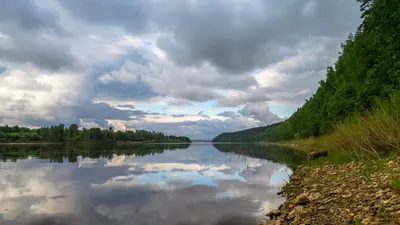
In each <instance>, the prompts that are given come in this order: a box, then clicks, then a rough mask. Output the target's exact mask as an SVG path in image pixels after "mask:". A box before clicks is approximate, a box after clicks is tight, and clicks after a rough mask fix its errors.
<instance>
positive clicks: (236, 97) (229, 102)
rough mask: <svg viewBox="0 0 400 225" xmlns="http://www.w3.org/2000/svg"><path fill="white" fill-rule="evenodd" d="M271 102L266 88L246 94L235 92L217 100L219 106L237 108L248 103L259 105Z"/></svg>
mask: <svg viewBox="0 0 400 225" xmlns="http://www.w3.org/2000/svg"><path fill="white" fill-rule="evenodd" d="M268 100H270V98H269V97H268V94H267V92H266V89H265V88H254V89H253V88H252V89H249V90H247V91H246V92H244V91H240V92H235V93H233V94H231V95H225V96H221V97H219V98H218V99H217V106H222V107H235V106H240V105H243V104H246V103H258V102H265V101H268Z"/></svg>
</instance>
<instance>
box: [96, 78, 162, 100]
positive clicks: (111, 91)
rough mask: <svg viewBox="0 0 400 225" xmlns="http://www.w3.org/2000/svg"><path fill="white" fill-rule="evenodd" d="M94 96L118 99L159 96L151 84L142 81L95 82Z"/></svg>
mask: <svg viewBox="0 0 400 225" xmlns="http://www.w3.org/2000/svg"><path fill="white" fill-rule="evenodd" d="M94 93H95V95H96V98H99V99H103V100H104V99H107V100H109V99H111V100H112V99H119V100H131V99H135V100H145V99H149V98H151V97H155V96H159V94H157V93H155V92H154V91H153V90H152V88H151V86H150V85H148V84H146V83H143V82H137V83H108V84H102V83H97V84H96V86H95V88H94Z"/></svg>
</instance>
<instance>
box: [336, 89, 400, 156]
mask: <svg viewBox="0 0 400 225" xmlns="http://www.w3.org/2000/svg"><path fill="white" fill-rule="evenodd" d="M329 138H331V139H332V141H333V142H334V143H335V146H336V147H337V149H339V150H343V151H347V152H351V153H353V154H354V155H356V156H357V157H358V158H365V157H366V158H370V157H372V158H380V157H381V156H382V153H388V152H396V153H400V94H395V95H393V96H392V97H391V98H390V99H389V100H388V101H384V102H382V101H381V102H378V103H377V104H376V107H375V108H374V109H373V110H372V111H371V112H369V113H366V114H364V115H363V114H360V113H358V114H356V115H355V116H353V117H352V118H350V119H348V120H347V121H345V122H344V123H342V124H339V125H338V126H337V127H336V130H335V132H334V133H333V134H331V135H329Z"/></svg>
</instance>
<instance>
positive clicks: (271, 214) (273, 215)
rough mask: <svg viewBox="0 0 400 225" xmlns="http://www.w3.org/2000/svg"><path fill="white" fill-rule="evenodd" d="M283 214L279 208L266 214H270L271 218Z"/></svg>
mask: <svg viewBox="0 0 400 225" xmlns="http://www.w3.org/2000/svg"><path fill="white" fill-rule="evenodd" d="M280 215H282V212H281V211H279V210H278V209H274V210H271V212H269V213H268V214H267V215H266V216H269V218H270V219H271V220H272V219H274V218H276V217H278V216H280Z"/></svg>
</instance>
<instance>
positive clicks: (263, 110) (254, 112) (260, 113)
mask: <svg viewBox="0 0 400 225" xmlns="http://www.w3.org/2000/svg"><path fill="white" fill-rule="evenodd" d="M238 113H239V114H241V115H242V116H246V117H251V118H254V119H257V120H259V121H261V122H264V123H266V125H268V124H271V123H276V122H280V121H282V119H281V118H279V117H278V116H277V115H275V114H274V113H272V112H271V111H270V110H269V107H268V105H267V104H266V103H261V104H255V103H248V104H246V105H245V106H244V107H243V108H242V109H241V110H239V111H238Z"/></svg>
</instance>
